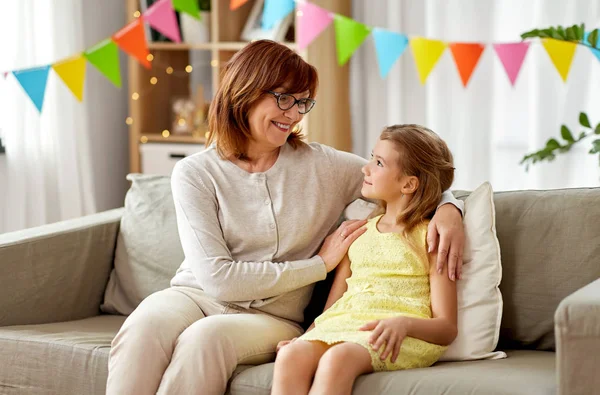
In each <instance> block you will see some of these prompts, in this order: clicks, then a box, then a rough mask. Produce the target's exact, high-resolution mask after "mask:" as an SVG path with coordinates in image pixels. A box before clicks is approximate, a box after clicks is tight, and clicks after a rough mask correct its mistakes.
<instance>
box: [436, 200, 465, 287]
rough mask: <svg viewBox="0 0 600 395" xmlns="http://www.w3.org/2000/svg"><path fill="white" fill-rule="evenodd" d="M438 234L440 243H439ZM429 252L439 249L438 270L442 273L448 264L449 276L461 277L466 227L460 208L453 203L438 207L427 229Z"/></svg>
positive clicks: (452, 278) (451, 277) (451, 278)
mask: <svg viewBox="0 0 600 395" xmlns="http://www.w3.org/2000/svg"><path fill="white" fill-rule="evenodd" d="M438 234H439V236H440V238H439V242H440V243H439V245H438V243H437V242H438ZM427 244H428V245H429V252H433V251H435V250H436V249H437V265H436V267H437V271H438V273H442V271H443V268H444V266H445V265H448V278H449V279H450V280H452V281H454V280H455V279H460V276H461V273H462V265H463V248H464V247H465V228H464V226H463V220H462V215H461V213H460V210H459V209H457V208H456V207H455V206H453V205H452V204H444V205H443V206H442V207H440V208H438V209H437V211H436V212H435V215H434V216H433V218H432V219H431V222H429V227H428V229H427Z"/></svg>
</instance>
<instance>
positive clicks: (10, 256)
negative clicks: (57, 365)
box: [0, 208, 123, 326]
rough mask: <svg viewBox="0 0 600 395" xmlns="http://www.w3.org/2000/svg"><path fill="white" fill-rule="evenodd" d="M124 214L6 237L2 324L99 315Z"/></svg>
mask: <svg viewBox="0 0 600 395" xmlns="http://www.w3.org/2000/svg"><path fill="white" fill-rule="evenodd" d="M122 213H123V209H122V208H121V209H115V210H110V211H105V212H102V213H98V214H93V215H88V216H85V217H81V218H76V219H72V220H67V221H62V222H57V223H54V224H49V225H44V226H39V227H36V228H30V229H25V230H21V231H17V232H11V233H5V234H3V235H0V273H1V275H0V326H7V325H26V324H42V323H50V322H61V321H70V320H76V319H81V318H86V317H91V316H95V315H98V314H99V312H100V303H101V302H102V298H103V295H104V289H105V288H106V283H107V282H108V277H109V275H110V271H111V269H112V265H113V257H114V251H115V245H116V240H117V234H118V232H119V224H120V220H121V215H122Z"/></svg>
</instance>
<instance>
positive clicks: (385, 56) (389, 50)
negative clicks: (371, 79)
mask: <svg viewBox="0 0 600 395" xmlns="http://www.w3.org/2000/svg"><path fill="white" fill-rule="evenodd" d="M373 39H374V40H375V52H377V64H379V73H380V74H381V77H382V78H385V77H386V76H387V75H388V73H389V72H390V70H391V68H392V66H393V65H394V63H395V62H396V60H397V59H398V58H399V57H400V55H402V53H403V52H404V50H405V49H406V47H407V46H408V37H407V36H406V35H404V34H400V33H394V32H390V31H388V30H383V29H379V28H375V29H373Z"/></svg>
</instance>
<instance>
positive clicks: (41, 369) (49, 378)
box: [0, 315, 125, 395]
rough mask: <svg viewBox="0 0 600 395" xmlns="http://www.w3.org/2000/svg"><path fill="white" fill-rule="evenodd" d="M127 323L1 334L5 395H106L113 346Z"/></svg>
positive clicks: (0, 382)
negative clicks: (115, 338) (116, 337)
mask: <svg viewBox="0 0 600 395" xmlns="http://www.w3.org/2000/svg"><path fill="white" fill-rule="evenodd" d="M124 321H125V317H123V316H116V315H102V316H97V317H92V318H86V319H83V320H78V321H68V322H57V323H52V324H41V325H19V326H5V327H1V328H0V350H2V352H0V367H1V368H0V392H1V393H2V394H31V395H38V394H61V395H70V394H88V395H94V394H98V395H100V394H104V393H105V392H106V378H107V377H108V353H109V350H110V343H111V341H112V339H113V337H114V336H115V335H116V333H117V331H118V330H119V328H120V327H121V325H122V324H123V322H124Z"/></svg>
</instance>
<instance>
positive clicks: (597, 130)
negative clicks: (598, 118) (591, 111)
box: [594, 122, 600, 134]
mask: <svg viewBox="0 0 600 395" xmlns="http://www.w3.org/2000/svg"><path fill="white" fill-rule="evenodd" d="M594 133H596V134H600V122H598V125H596V130H595V131H594Z"/></svg>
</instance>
